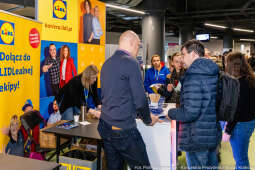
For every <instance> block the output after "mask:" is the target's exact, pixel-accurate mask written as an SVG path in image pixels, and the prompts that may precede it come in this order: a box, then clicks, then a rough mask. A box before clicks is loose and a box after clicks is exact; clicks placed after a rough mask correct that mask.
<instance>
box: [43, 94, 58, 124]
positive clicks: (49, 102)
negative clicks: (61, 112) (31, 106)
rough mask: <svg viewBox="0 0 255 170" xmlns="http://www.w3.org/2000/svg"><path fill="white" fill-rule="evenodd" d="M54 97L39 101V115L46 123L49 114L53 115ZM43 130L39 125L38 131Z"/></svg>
mask: <svg viewBox="0 0 255 170" xmlns="http://www.w3.org/2000/svg"><path fill="white" fill-rule="evenodd" d="M54 98H55V97H54V96H50V97H43V98H41V99H40V113H41V116H42V117H43V118H44V120H45V121H46V122H47V121H48V119H49V117H50V114H51V113H53V101H54ZM42 128H44V124H43V123H41V124H40V129H42Z"/></svg>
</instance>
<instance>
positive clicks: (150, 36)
mask: <svg viewBox="0 0 255 170" xmlns="http://www.w3.org/2000/svg"><path fill="white" fill-rule="evenodd" d="M142 42H143V54H144V63H145V64H146V65H150V64H151V56H152V55H154V54H158V55H159V56H160V57H161V61H164V58H165V52H164V48H165V47H164V42H165V15H164V12H150V14H149V15H147V16H144V17H143V20H142Z"/></svg>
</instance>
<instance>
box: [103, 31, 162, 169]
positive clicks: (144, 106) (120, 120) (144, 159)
mask: <svg viewBox="0 0 255 170" xmlns="http://www.w3.org/2000/svg"><path fill="white" fill-rule="evenodd" d="M139 44H140V40H139V37H138V36H137V34H136V33H134V32H133V31H126V32H124V33H123V34H122V35H121V36H120V39H119V48H118V50H117V51H116V52H115V53H114V54H113V56H112V57H111V58H109V59H108V60H107V61H106V62H105V63H104V65H103V67H102V70H101V91H102V113H101V117H100V121H99V125H98V131H99V133H100V135H101V137H102V138H103V140H104V149H105V153H106V159H107V169H109V170H120V169H122V168H123V163H124V161H126V162H127V164H128V165H129V166H130V168H131V169H145V168H146V169H150V163H149V160H148V155H147V152H146V147H145V144H144V142H143V139H142V137H141V135H140V133H139V131H138V130H137V127H136V121H135V119H136V118H137V117H139V118H141V119H142V120H143V122H144V123H145V124H147V125H151V126H152V125H154V124H155V123H156V122H157V121H158V117H156V116H153V115H151V114H150V110H149V107H148V101H147V98H146V95H145V90H144V87H143V81H142V76H141V73H140V66H139V63H138V62H137V60H136V59H135V58H136V56H137V53H138V50H139Z"/></svg>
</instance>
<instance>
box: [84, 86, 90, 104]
mask: <svg viewBox="0 0 255 170" xmlns="http://www.w3.org/2000/svg"><path fill="white" fill-rule="evenodd" d="M84 96H85V102H86V104H88V96H89V91H88V90H87V89H85V88H84Z"/></svg>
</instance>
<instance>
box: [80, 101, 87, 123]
mask: <svg viewBox="0 0 255 170" xmlns="http://www.w3.org/2000/svg"><path fill="white" fill-rule="evenodd" d="M86 112H87V106H86V105H85V103H82V104H81V121H82V122H84V121H85V120H86Z"/></svg>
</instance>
